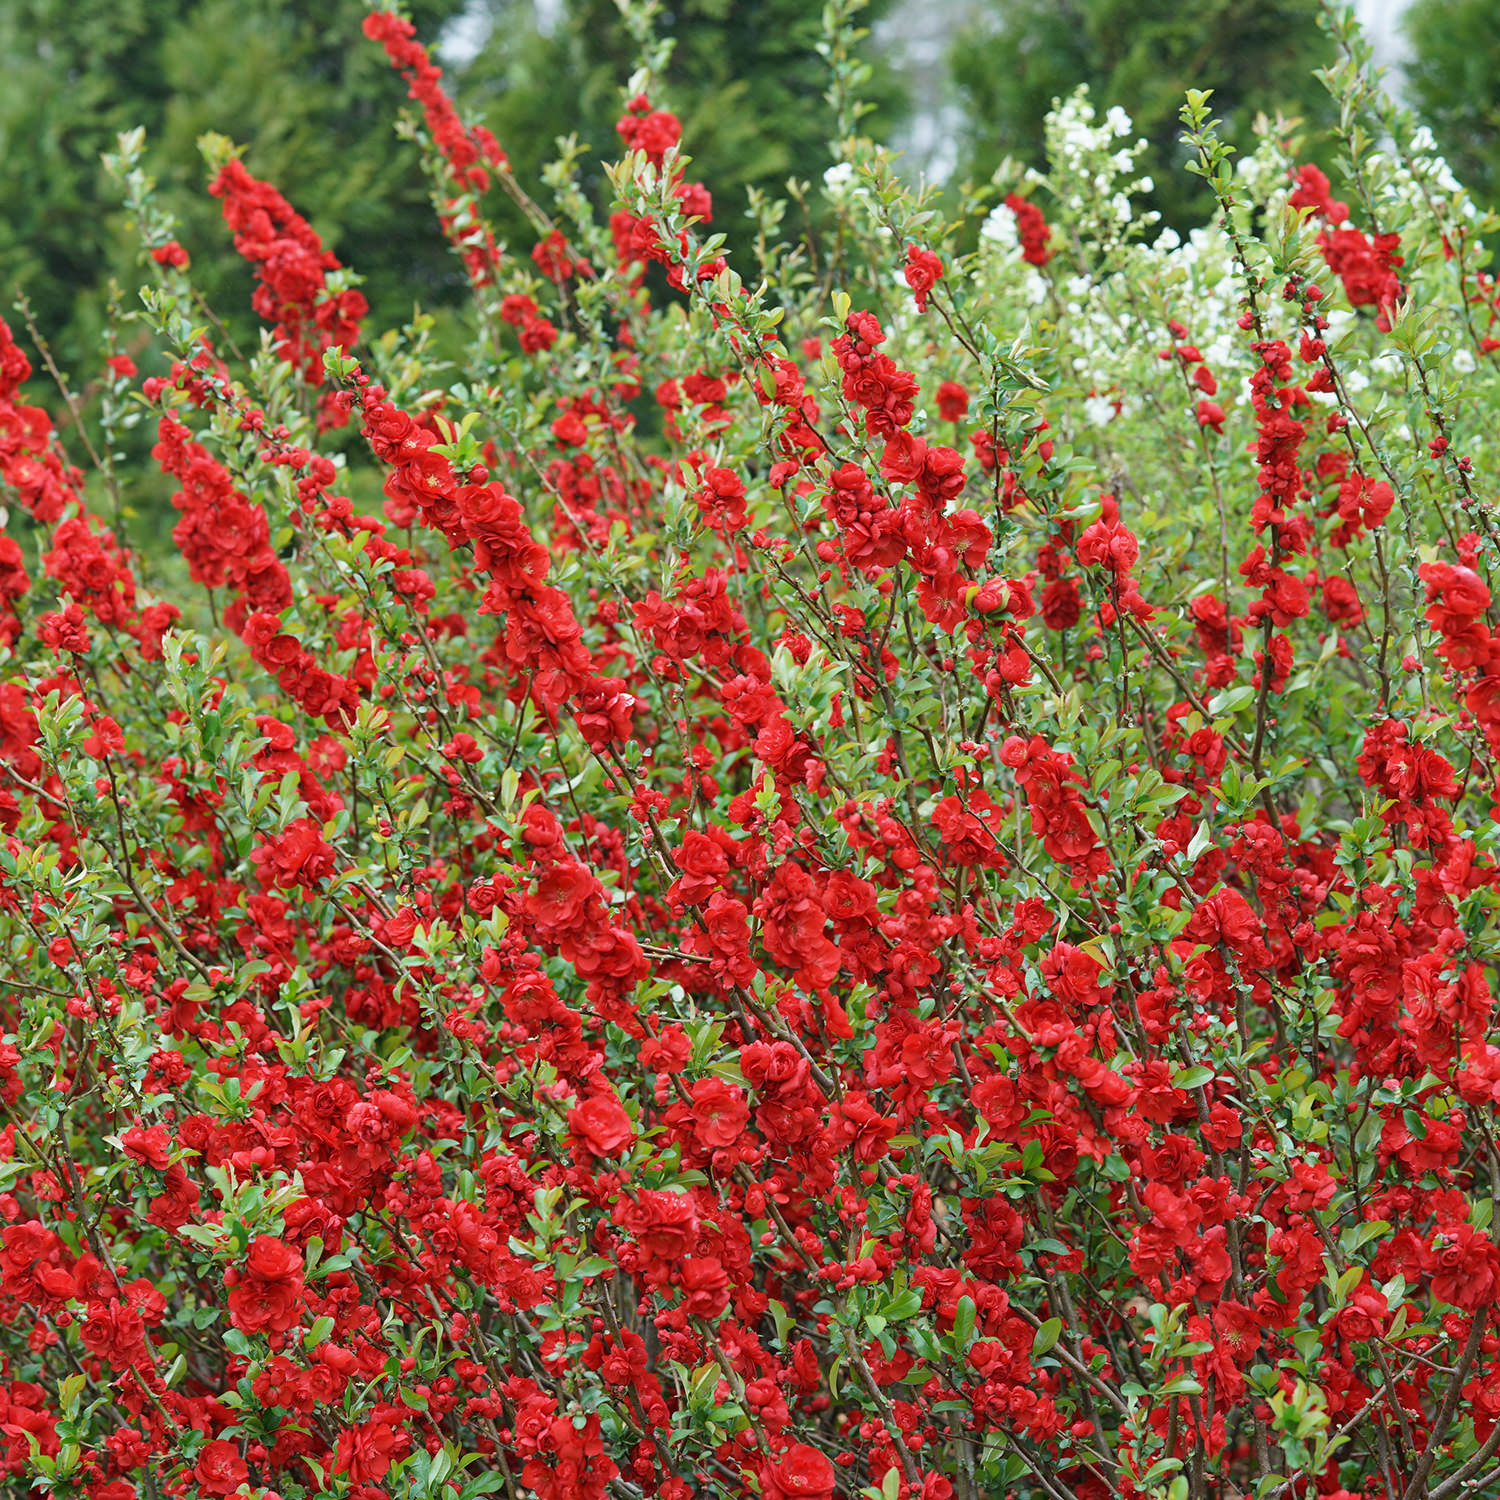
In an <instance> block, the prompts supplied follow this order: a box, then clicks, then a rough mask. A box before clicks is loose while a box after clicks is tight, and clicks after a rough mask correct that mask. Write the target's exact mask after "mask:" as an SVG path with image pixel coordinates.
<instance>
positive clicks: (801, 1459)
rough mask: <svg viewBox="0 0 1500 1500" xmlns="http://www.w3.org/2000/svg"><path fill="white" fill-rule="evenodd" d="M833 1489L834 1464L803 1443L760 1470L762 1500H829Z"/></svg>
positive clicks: (794, 1444) (792, 1447)
mask: <svg viewBox="0 0 1500 1500" xmlns="http://www.w3.org/2000/svg"><path fill="white" fill-rule="evenodd" d="M833 1489H834V1472H833V1465H832V1464H831V1463H829V1462H828V1460H827V1459H826V1458H824V1457H823V1455H822V1454H821V1453H819V1452H818V1450H817V1449H816V1448H810V1447H809V1446H808V1445H807V1444H806V1443H793V1444H792V1446H791V1447H790V1448H788V1449H787V1450H786V1452H785V1453H783V1454H782V1455H781V1457H780V1458H778V1459H777V1460H776V1462H775V1463H773V1464H769V1465H767V1466H766V1468H764V1469H762V1470H761V1476H760V1492H761V1496H762V1500H829V1497H830V1496H831V1495H832V1494H833Z"/></svg>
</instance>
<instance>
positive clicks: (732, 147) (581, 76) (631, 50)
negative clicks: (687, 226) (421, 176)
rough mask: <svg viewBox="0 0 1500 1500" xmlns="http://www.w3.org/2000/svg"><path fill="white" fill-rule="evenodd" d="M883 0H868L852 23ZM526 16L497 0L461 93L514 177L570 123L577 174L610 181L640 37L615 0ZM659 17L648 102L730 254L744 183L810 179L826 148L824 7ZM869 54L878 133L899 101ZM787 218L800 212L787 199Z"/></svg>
mask: <svg viewBox="0 0 1500 1500" xmlns="http://www.w3.org/2000/svg"><path fill="white" fill-rule="evenodd" d="M888 6H889V0H876V3H874V4H872V5H870V6H869V7H867V8H866V9H865V10H864V11H863V12H862V13H861V16H860V22H861V24H862V25H865V26H869V25H870V24H872V23H873V22H874V21H875V20H877V19H878V18H879V16H880V15H881V14H882V13H883V12H884V11H885V10H886V9H888ZM533 16H534V8H533V6H532V5H530V4H529V3H526V0H510V3H509V4H506V3H504V0H502V3H501V4H500V5H498V6H497V7H496V9H495V10H494V12H493V27H492V30H491V33H490V38H489V41H488V42H487V43H486V44H485V45H484V46H483V47H482V48H481V49H480V51H479V53H478V55H477V56H476V57H475V58H474V60H473V61H472V63H470V64H469V65H468V66H467V67H466V68H465V70H464V75H463V89H462V93H463V98H464V99H465V101H466V102H467V103H468V104H469V105H470V107H472V108H474V109H476V110H477V111H478V112H479V113H480V114H481V115H482V116H483V118H484V120H485V123H487V124H488V125H489V126H490V128H491V129H492V130H494V132H495V134H496V135H497V136H498V137H499V139H500V142H501V144H502V145H503V146H504V147H505V149H506V152H507V153H508V154H509V156H510V158H511V161H512V163H513V164H514V166H515V168H516V171H517V175H518V176H519V177H520V178H521V180H522V181H528V180H533V179H534V176H535V173H536V172H537V170H538V169H539V168H540V167H541V165H542V164H543V163H544V162H546V161H547V160H549V159H550V158H552V157H553V156H555V155H556V141H557V138H558V137H560V136H567V135H576V136H577V137H578V138H579V140H580V141H581V142H583V143H584V144H585V145H586V146H587V147H588V150H587V151H586V153H585V155H584V158H583V162H584V165H585V169H586V174H587V175H586V180H585V185H586V186H587V187H589V188H591V189H592V190H593V191H595V193H596V194H607V193H608V190H609V189H608V184H607V183H606V182H605V181H604V176H603V172H602V171H601V170H599V163H601V162H603V161H607V160H610V159H613V158H614V157H615V156H616V154H617V153H618V152H619V150H620V149H621V146H620V140H619V137H618V135H617V134H616V132H615V122H616V121H617V120H618V119H619V118H620V114H621V105H622V103H623V99H624V93H623V90H624V86H625V84H626V82H627V81H628V79H629V78H630V75H631V73H632V72H633V71H634V69H635V67H636V65H637V63H638V60H639V49H638V47H637V45H636V43H635V42H634V40H632V38H631V36H630V33H629V30H628V28H627V27H626V25H625V22H624V21H623V19H622V18H621V16H620V14H619V11H618V9H617V7H616V5H615V0H568V3H567V4H566V5H565V7H564V8H563V10H562V13H561V15H560V17H559V24H558V25H557V27H556V29H555V30H554V31H553V32H552V33H551V34H550V35H542V34H540V33H539V32H538V31H537V30H536V28H535V26H534V24H532V18H533ZM656 27H657V31H658V33H659V34H661V35H665V36H671V37H673V38H675V41H676V46H675V48H674V50H673V53H672V60H671V63H670V64H669V66H668V68H667V70H666V73H665V76H664V77H663V78H662V79H661V80H660V86H659V90H658V92H659V95H660V97H659V98H654V99H653V101H652V102H653V103H654V104H659V105H660V106H661V107H664V108H668V109H671V110H672V111H673V112H674V113H676V114H677V115H678V116H679V117H680V118H681V120H682V125H683V149H684V151H685V152H686V153H687V154H688V155H689V156H691V157H692V161H693V165H692V169H691V173H690V175H691V176H692V177H693V179H694V180H696V181H701V182H703V183H705V184H706V185H707V186H708V187H709V189H710V190H711V191H712V193H713V196H714V223H713V228H714V229H715V230H716V231H719V232H721V233H723V234H726V235H727V236H728V237H729V241H730V249H731V253H734V252H735V251H736V250H738V249H743V248H744V247H745V244H746V242H747V240H748V238H749V237H750V235H751V233H753V231H751V230H750V226H749V225H748V224H747V222H746V220H745V217H744V213H745V206H746V202H747V190H748V189H750V188H756V189H759V190H760V191H762V192H764V193H766V194H767V195H768V196H771V197H781V198H784V197H786V196H787V191H786V186H787V181H788V179H789V178H796V179H798V180H799V181H803V182H813V183H816V182H817V181H818V179H819V178H820V177H821V175H822V173H823V171H824V170H825V169H826V168H827V166H828V165H829V164H830V162H831V161H832V159H833V158H832V156H831V155H830V153H829V141H830V139H831V137H832V136H833V134H834V128H835V126H834V117H833V110H832V108H831V107H830V106H829V104H828V102H827V100H826V98H825V94H826V92H827V89H828V81H829V79H828V68H827V64H826V63H825V62H824V60H823V58H822V57H821V56H820V55H819V54H818V51H817V47H818V43H819V41H820V39H821V36H822V10H821V7H820V6H818V5H810V4H808V3H807V0H673V3H671V4H670V5H668V6H666V7H664V9H663V10H662V12H661V13H660V14H659V15H658V17H657V20H656ZM866 61H867V62H869V63H870V64H871V67H872V76H871V81H870V84H869V86H868V89H867V97H868V99H869V102H871V103H872V104H874V105H875V106H876V108H875V111H874V113H873V114H872V115H871V116H869V117H868V118H867V119H866V120H865V121H864V122H862V124H861V129H862V130H865V131H867V132H868V133H870V134H873V135H875V136H877V137H879V136H881V135H882V134H883V133H884V132H885V131H887V130H888V129H889V127H890V125H891V123H892V122H893V121H894V120H895V119H896V118H898V117H899V114H900V112H901V109H902V108H903V102H904V101H903V99H902V96H901V91H900V89H899V87H898V84H897V82H896V77H895V73H894V70H893V69H892V67H891V66H890V63H889V61H888V60H885V59H883V58H882V57H880V56H879V55H878V54H877V52H876V50H875V49H874V48H873V47H872V46H870V45H869V44H868V43H867V44H866ZM790 222H791V223H792V224H793V225H795V224H796V223H797V222H798V220H797V219H796V217H795V211H794V217H793V219H792V220H791V221H790Z"/></svg>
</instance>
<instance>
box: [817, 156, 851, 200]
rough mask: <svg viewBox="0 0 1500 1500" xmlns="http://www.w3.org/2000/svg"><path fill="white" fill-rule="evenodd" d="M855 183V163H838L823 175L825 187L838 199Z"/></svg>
mask: <svg viewBox="0 0 1500 1500" xmlns="http://www.w3.org/2000/svg"><path fill="white" fill-rule="evenodd" d="M853 181H854V163H853V162H847V161H836V162H834V164H833V165H832V166H831V167H829V169H828V170H827V171H826V172H824V174H823V186H824V187H825V188H826V189H827V190H828V191H829V192H830V193H832V194H833V195H834V196H835V197H837V196H838V195H839V194H840V193H842V192H843V191H844V190H845V189H846V188H847V187H848V186H849V184H850V183H851V182H853Z"/></svg>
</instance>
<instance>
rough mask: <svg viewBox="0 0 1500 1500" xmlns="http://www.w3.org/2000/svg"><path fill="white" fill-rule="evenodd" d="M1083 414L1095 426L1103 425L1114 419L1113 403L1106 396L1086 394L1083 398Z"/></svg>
mask: <svg viewBox="0 0 1500 1500" xmlns="http://www.w3.org/2000/svg"><path fill="white" fill-rule="evenodd" d="M1083 414H1084V416H1085V417H1087V418H1088V420H1089V421H1090V422H1091V423H1092V424H1093V425H1094V426H1095V427H1103V426H1105V425H1106V424H1107V423H1109V422H1113V421H1114V419H1115V403H1114V402H1113V401H1111V400H1110V399H1109V398H1108V397H1107V396H1088V397H1086V398H1085V399H1084V403H1083Z"/></svg>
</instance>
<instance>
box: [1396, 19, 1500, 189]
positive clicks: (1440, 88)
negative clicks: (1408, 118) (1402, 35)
mask: <svg viewBox="0 0 1500 1500" xmlns="http://www.w3.org/2000/svg"><path fill="white" fill-rule="evenodd" d="M1403 25H1404V28H1405V31H1406V36H1407V40H1408V41H1409V42H1410V44H1411V48H1412V57H1411V59H1410V61H1409V62H1408V63H1407V65H1406V70H1405V71H1406V86H1405V93H1406V95H1407V98H1408V99H1409V101H1410V102H1411V104H1412V105H1413V107H1414V108H1415V109H1416V111H1417V113H1418V114H1419V115H1420V116H1421V117H1422V118H1423V119H1425V120H1426V121H1427V123H1428V124H1429V125H1430V126H1431V127H1432V131H1433V134H1434V135H1435V136H1436V137H1437V141H1438V146H1439V148H1440V149H1441V150H1442V153H1443V155H1444V156H1446V157H1447V159H1448V163H1449V165H1450V166H1451V167H1452V168H1453V171H1454V174H1455V175H1456V176H1457V177H1458V179H1459V181H1460V182H1462V183H1463V184H1464V186H1465V187H1467V188H1468V189H1469V191H1470V192H1471V193H1473V195H1474V196H1475V198H1476V199H1477V200H1478V201H1479V202H1480V203H1482V204H1483V205H1484V206H1486V207H1490V206H1492V205H1494V204H1495V203H1496V201H1497V199H1500V11H1497V9H1496V6H1495V3H1494V0H1415V3H1414V4H1413V5H1412V7H1411V9H1410V10H1408V11H1407V13H1406V16H1405V18H1404V21H1403Z"/></svg>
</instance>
